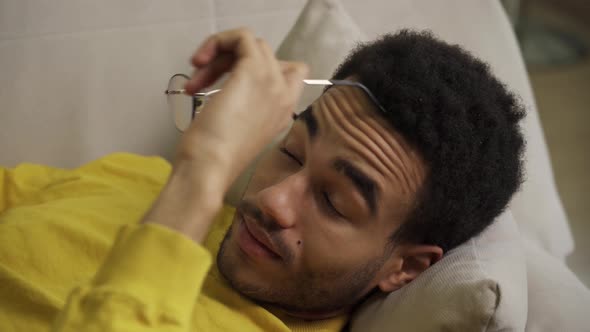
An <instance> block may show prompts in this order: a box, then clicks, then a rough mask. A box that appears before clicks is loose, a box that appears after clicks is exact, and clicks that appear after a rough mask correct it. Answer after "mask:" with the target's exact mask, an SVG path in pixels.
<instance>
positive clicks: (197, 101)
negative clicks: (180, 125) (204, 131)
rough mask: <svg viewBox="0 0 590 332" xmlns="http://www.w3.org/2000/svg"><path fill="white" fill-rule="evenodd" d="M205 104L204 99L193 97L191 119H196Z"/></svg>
mask: <svg viewBox="0 0 590 332" xmlns="http://www.w3.org/2000/svg"><path fill="white" fill-rule="evenodd" d="M202 106H203V100H202V99H201V98H199V97H193V107H192V111H191V119H192V120H194V119H195V115H197V114H198V113H199V112H200V111H201V108H202Z"/></svg>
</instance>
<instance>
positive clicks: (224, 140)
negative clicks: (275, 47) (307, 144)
mask: <svg viewBox="0 0 590 332" xmlns="http://www.w3.org/2000/svg"><path fill="white" fill-rule="evenodd" d="M191 60H192V63H193V65H194V66H195V67H196V68H197V70H196V73H195V75H193V77H192V79H191V80H190V81H189V82H188V83H187V84H186V86H185V88H186V90H187V92H188V93H194V92H197V91H200V90H202V89H203V88H205V87H207V86H209V85H211V84H212V83H214V82H215V81H216V80H217V79H218V78H220V77H221V75H223V74H224V73H226V72H228V71H230V70H231V74H230V76H229V78H228V80H227V81H225V82H224V84H223V85H222V87H221V92H219V93H218V94H216V95H214V96H213V98H212V99H211V100H210V101H209V102H208V103H207V104H206V105H205V108H204V109H203V111H202V112H201V113H200V114H199V117H198V119H197V120H196V121H194V122H193V123H192V125H191V126H190V127H189V128H188V129H187V130H186V131H185V133H184V135H183V138H182V141H181V143H180V146H179V150H178V155H177V159H176V162H177V163H187V162H188V163H191V164H192V163H194V162H195V161H196V162H198V163H201V162H207V163H217V165H216V166H217V168H220V169H223V170H224V172H225V173H226V176H227V179H226V180H227V181H225V184H224V189H226V190H227V189H229V185H230V184H231V183H232V182H233V180H234V179H235V178H236V177H237V176H238V175H239V174H240V173H241V172H242V171H243V169H244V168H245V167H246V166H247V165H248V163H249V162H250V161H251V160H253V159H254V157H256V155H257V154H258V153H259V152H260V151H261V150H262V148H263V147H264V146H265V145H266V144H268V143H269V142H270V141H271V140H272V139H273V138H274V137H275V136H276V135H278V134H279V132H280V131H282V130H283V129H285V128H286V127H287V125H288V124H289V122H290V120H291V115H292V113H293V111H294V107H295V105H296V103H297V101H298V99H299V97H300V96H301V92H302V89H303V83H302V80H303V79H304V78H305V76H306V75H307V66H305V65H304V64H302V63H295V62H279V61H278V60H277V59H276V58H275V56H274V53H273V51H272V50H271V48H270V46H269V45H268V44H267V43H266V42H265V41H263V40H261V39H257V38H256V37H255V36H254V35H253V34H252V33H251V32H250V31H249V30H247V29H238V30H230V31H225V32H221V33H219V34H216V35H213V36H211V37H210V38H209V39H207V41H205V42H204V43H203V45H202V46H201V47H200V48H199V49H198V50H197V51H196V52H195V54H194V55H193V57H192V59H191Z"/></svg>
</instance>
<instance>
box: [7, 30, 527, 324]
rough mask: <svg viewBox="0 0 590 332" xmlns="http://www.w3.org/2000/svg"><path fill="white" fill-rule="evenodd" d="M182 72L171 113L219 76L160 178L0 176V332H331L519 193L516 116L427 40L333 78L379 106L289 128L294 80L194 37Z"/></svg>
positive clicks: (382, 47) (482, 81) (83, 171)
mask: <svg viewBox="0 0 590 332" xmlns="http://www.w3.org/2000/svg"><path fill="white" fill-rule="evenodd" d="M192 64H193V65H194V66H195V67H196V72H195V74H194V75H193V77H192V79H191V80H190V81H189V82H188V83H187V85H186V87H185V88H186V90H187V91H188V93H194V92H196V91H199V90H201V89H203V88H205V87H207V86H209V85H210V84H212V83H213V82H215V81H216V80H217V79H218V78H219V77H220V76H221V75H222V74H224V73H226V72H228V71H231V75H230V77H229V79H228V80H227V81H226V82H225V83H224V84H223V86H222V91H221V92H220V93H219V94H217V95H216V96H215V97H214V98H213V99H212V100H211V101H210V102H209V103H208V104H207V105H206V106H205V109H204V110H203V111H202V112H201V113H200V115H199V117H198V120H197V121H194V122H193V123H192V124H191V127H190V128H189V129H188V130H187V131H186V132H185V133H184V135H183V137H182V140H181V142H180V145H179V147H178V153H177V155H176V159H175V160H174V163H173V166H172V169H171V170H169V169H168V168H167V165H166V164H165V163H164V162H163V161H162V160H160V159H154V158H151V159H150V158H141V157H136V156H131V155H113V156H110V157H107V158H105V159H103V160H102V161H97V162H95V163H91V164H89V165H87V166H84V167H82V168H80V169H78V170H76V171H71V172H68V171H61V170H54V169H49V168H43V167H40V166H31V165H28V166H26V167H25V169H18V168H17V169H15V170H3V172H4V173H3V174H4V179H5V180H3V181H4V182H3V183H2V185H3V187H4V188H6V189H5V191H4V192H5V193H4V194H3V195H4V197H2V200H0V201H2V206H1V207H2V209H1V210H0V211H2V214H0V218H1V219H0V227H2V228H1V231H0V236H1V237H2V238H1V239H0V240H2V252H1V253H0V254H1V256H0V263H1V265H0V278H1V279H2V284H3V286H0V295H1V296H0V298H2V300H0V301H2V307H3V309H2V310H3V312H2V313H1V314H0V326H1V327H2V330H10V329H11V328H12V329H13V330H16V329H25V328H26V329H27V331H34V330H42V329H46V326H47V324H49V322H51V321H53V320H54V319H55V322H54V330H56V331H123V330H124V331H144V330H152V329H153V330H158V331H159V330H166V331H215V330H219V331H227V330H237V331H259V330H266V331H289V330H292V331H338V330H340V329H341V328H342V327H343V326H344V324H345V323H346V320H347V317H348V315H349V314H350V313H351V311H352V309H353V308H354V306H355V305H357V304H358V303H360V302H361V301H362V300H363V299H364V298H365V297H366V296H367V295H369V294H371V293H372V292H374V291H381V292H391V291H394V290H397V289H399V288H401V287H403V286H404V285H405V284H407V283H409V282H411V281H412V280H413V279H415V278H416V277H418V276H419V275H420V273H422V272H423V271H425V270H426V269H427V268H428V267H430V266H431V265H432V264H435V263H436V262H437V261H438V260H439V259H440V258H441V257H442V255H443V253H444V252H446V251H448V250H450V249H452V248H454V247H456V246H458V245H459V244H461V243H463V242H464V241H466V240H467V239H469V238H471V237H472V236H475V235H477V234H478V233H480V232H481V231H482V230H483V229H485V228H486V227H487V226H488V225H489V224H490V223H491V222H492V221H493V219H494V218H495V217H496V216H497V215H498V214H499V213H500V212H501V211H502V210H503V209H504V208H505V207H506V205H507V204H508V202H509V200H510V197H511V196H512V194H513V193H514V192H515V191H516V190H517V188H518V186H519V184H520V182H521V178H522V166H521V157H522V151H523V145H524V144H523V138H522V135H521V133H520V129H519V127H518V122H519V121H520V119H521V118H522V117H523V116H524V110H523V107H522V106H521V105H520V104H519V103H518V102H517V100H516V98H515V97H514V96H513V95H512V94H511V93H510V92H508V91H507V90H506V88H505V86H503V85H502V84H501V83H500V82H498V81H497V80H496V79H495V78H494V77H493V76H492V74H491V73H490V70H489V68H488V67H487V66H486V65H485V64H483V63H482V62H480V61H479V60H477V59H475V58H474V57H473V56H471V55H470V54H468V53H466V52H465V51H463V50H461V49H460V48H459V47H457V46H451V45H448V44H445V43H444V42H442V41H439V40H437V39H435V38H434V37H433V36H431V35H430V34H428V33H418V32H411V31H401V32H399V33H397V34H395V35H387V36H384V37H382V38H380V39H378V40H376V41H375V42H373V43H369V44H365V45H361V46H360V47H358V48H357V49H356V50H354V51H353V52H352V53H351V55H350V56H349V57H348V58H347V59H346V60H345V61H344V63H343V64H341V65H340V67H339V68H338V69H337V70H336V73H335V74H334V78H335V79H346V80H351V81H355V82H359V83H361V84H363V85H364V86H366V87H367V88H368V90H369V91H370V92H371V93H372V94H373V95H374V96H375V98H376V101H374V100H372V99H371V98H369V96H368V94H367V93H366V92H365V91H363V90H362V89H359V88H358V87H353V86H334V87H331V88H329V89H327V90H325V92H324V93H323V94H322V96H321V97H319V98H318V99H317V100H316V101H315V102H313V104H312V105H310V106H309V107H308V108H307V109H306V110H305V111H304V112H302V113H300V114H298V115H296V116H292V113H293V112H294V109H293V108H294V105H295V102H296V101H297V98H298V97H299V95H300V93H301V90H302V83H301V81H302V79H304V78H305V76H306V72H307V70H306V67H305V65H303V64H300V63H293V62H280V61H278V60H276V59H275V57H274V55H273V52H272V50H271V49H270V47H269V46H268V45H267V44H266V43H265V42H264V41H262V40H260V39H257V38H256V37H255V36H254V35H253V34H252V33H251V32H249V31H248V30H244V29H240V30H232V31H225V32H221V33H219V34H216V35H214V36H212V37H210V38H209V39H208V40H207V41H205V42H204V43H203V45H201V47H200V48H199V49H198V50H197V51H196V53H195V54H194V56H193V57H192ZM292 118H294V119H295V121H294V122H293V124H292V127H291V129H290V131H289V133H288V134H287V135H286V136H285V138H284V139H282V140H281V141H280V142H279V143H278V145H277V146H276V147H275V148H273V149H272V150H271V151H269V152H268V153H266V154H265V155H264V156H263V158H262V159H261V161H260V162H259V163H258V164H257V168H256V171H255V172H254V175H253V177H252V179H251V181H250V183H249V186H248V188H247V190H246V192H245V194H244V196H243V199H242V201H241V202H240V204H239V205H238V206H237V207H236V209H233V208H231V207H223V206H222V205H223V204H222V201H223V197H224V195H225V193H226V192H227V190H228V189H229V187H230V184H231V183H232V182H233V180H234V179H236V177H237V176H238V175H239V174H240V173H241V172H242V171H243V169H244V168H245V166H246V165H247V164H248V163H249V162H250V161H251V160H252V159H253V157H254V156H256V155H257V154H258V153H259V151H261V149H262V148H263V147H264V146H265V145H266V144H268V142H270V141H271V140H272V139H273V138H274V137H275V136H276V135H278V134H279V133H280V132H281V131H282V130H283V129H285V128H286V127H287V126H288V125H289V124H290V122H291V121H292V120H291V119H292ZM41 178H49V180H40V179H41ZM163 182H166V183H165V185H164V186H163V188H162V189H161V191H160V192H159V195H158V196H157V198H156V199H155V202H154V203H153V204H151V202H152V199H153V198H154V197H155V195H156V194H157V193H158V191H159V190H160V186H161V184H162V183H163ZM47 193H49V194H47ZM23 202H24V203H23ZM150 204H151V207H149V206H150ZM147 207H149V210H148V211H147V213H145V214H143V212H144V211H145V209H146V208H147ZM113 211H116V213H115V212H113ZM142 214H143V216H142ZM136 221H139V223H136ZM214 221H215V222H214ZM119 228H120V230H119ZM117 230H119V231H118V235H117V236H116V239H113V238H114V233H115V232H116V231H117ZM113 242H114V244H113ZM23 243H24V244H23ZM111 245H112V248H111ZM205 248H207V249H205ZM107 250H108V254H107ZM207 250H208V251H207ZM55 257H59V259H56V258H55ZM212 260H215V263H216V264H212ZM48 262H49V263H48ZM63 271H65V272H63Z"/></svg>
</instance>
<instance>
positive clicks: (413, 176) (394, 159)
mask: <svg viewBox="0 0 590 332" xmlns="http://www.w3.org/2000/svg"><path fill="white" fill-rule="evenodd" d="M352 92H353V93H355V94H356V95H357V96H356V97H357V98H348V96H346V94H343V93H342V94H343V95H344V98H346V99H347V100H348V102H349V103H351V104H352V106H353V107H352V109H353V110H363V109H364V108H366V107H370V111H369V112H370V113H369V114H368V116H367V115H365V118H366V119H367V120H365V121H363V122H360V126H365V127H366V128H369V129H371V130H372V131H373V133H374V134H375V135H376V136H377V138H374V140H375V141H380V143H381V144H378V145H379V147H378V148H380V149H381V150H382V151H383V152H385V151H384V150H389V151H390V152H391V160H388V159H387V158H385V159H383V158H381V161H382V162H383V163H384V164H385V165H386V166H389V171H390V172H391V173H395V174H396V175H397V173H398V172H399V175H398V176H397V177H398V179H399V178H400V177H401V178H403V180H404V181H400V183H401V184H402V185H405V186H406V187H404V188H402V189H403V193H408V192H414V191H416V190H417V188H418V182H421V179H422V175H421V174H419V173H420V172H418V166H420V165H421V163H420V160H416V155H415V154H414V153H413V152H414V151H413V150H412V149H411V147H410V146H409V145H408V144H402V141H404V138H403V137H401V136H400V135H399V134H398V133H397V132H396V131H395V130H394V129H393V128H391V126H390V125H389V124H388V123H384V121H385V119H384V118H383V117H380V116H379V115H378V114H376V110H375V109H374V106H372V105H371V106H364V105H362V103H361V98H363V100H367V98H366V96H364V93H362V92H361V91H359V90H358V89H354V90H353V91H352ZM355 114H359V115H358V118H359V119H361V116H360V114H362V112H361V111H357V112H355ZM378 119H381V122H379V121H378ZM388 126H389V127H390V128H386V127H388ZM381 129H385V131H387V133H389V135H387V134H386V133H385V131H383V130H381ZM404 142H405V141H404ZM373 153H375V154H377V155H378V156H379V155H380V154H378V153H376V152H375V151H374V150H373ZM389 161H390V162H389ZM412 162H413V163H412ZM392 164H393V165H392ZM412 164H416V166H417V167H415V168H414V167H411V166H412Z"/></svg>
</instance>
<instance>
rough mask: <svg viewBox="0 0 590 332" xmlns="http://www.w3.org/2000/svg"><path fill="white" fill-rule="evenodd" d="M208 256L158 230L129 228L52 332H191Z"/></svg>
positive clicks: (183, 239) (185, 239)
mask: <svg viewBox="0 0 590 332" xmlns="http://www.w3.org/2000/svg"><path fill="white" fill-rule="evenodd" d="M210 267H211V255H210V253H209V252H208V251H207V250H206V249H205V248H204V247H202V246H200V245H199V244H197V243H195V242H194V241H192V240H191V239H189V238H188V237H185V236H184V235H182V234H180V233H177V232H174V231H172V230H169V229H168V228H166V227H164V226H159V225H155V224H143V225H128V226H124V227H123V228H122V230H121V231H120V233H119V235H118V237H117V240H116V241H115V244H114V246H113V248H112V249H111V252H110V253H109V255H108V257H107V258H106V260H105V262H104V264H103V265H102V267H101V268H100V269H99V270H98V272H97V274H96V276H95V278H94V279H93V281H92V282H91V283H89V284H87V285H84V286H81V287H78V288H76V289H74V290H73V291H72V292H71V293H70V295H69V297H68V300H67V303H66V305H65V307H64V309H63V310H62V311H61V312H60V313H59V314H58V318H57V320H56V321H55V324H54V327H53V331H64V332H65V331H76V332H81V331H101V332H108V331H138V332H140V331H170V332H172V331H174V332H176V331H178V332H179V331H183V332H184V331H189V329H190V326H191V317H192V314H193V309H194V306H195V303H196V299H197V297H198V295H199V294H200V292H201V288H202V285H203V282H204V279H205V277H206V275H207V272H208V270H209V268H210Z"/></svg>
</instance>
